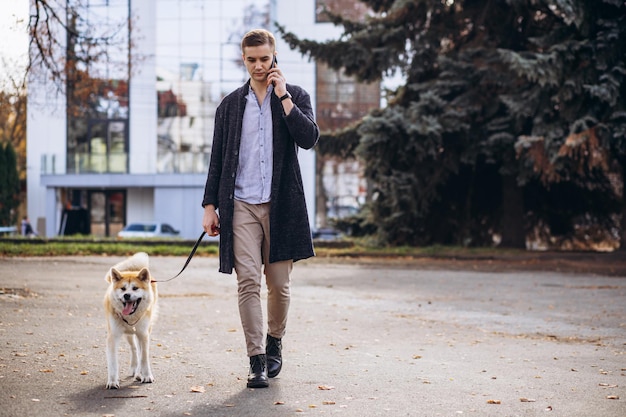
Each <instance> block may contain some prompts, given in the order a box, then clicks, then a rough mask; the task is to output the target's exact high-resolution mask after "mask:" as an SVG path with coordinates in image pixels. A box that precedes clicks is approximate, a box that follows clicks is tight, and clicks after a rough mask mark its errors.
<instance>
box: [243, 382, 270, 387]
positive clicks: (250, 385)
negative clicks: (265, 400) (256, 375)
mask: <svg viewBox="0 0 626 417" xmlns="http://www.w3.org/2000/svg"><path fill="white" fill-rule="evenodd" d="M246 386H247V387H248V388H267V387H269V386H270V383H269V382H253V383H250V382H248V384H247V385H246Z"/></svg>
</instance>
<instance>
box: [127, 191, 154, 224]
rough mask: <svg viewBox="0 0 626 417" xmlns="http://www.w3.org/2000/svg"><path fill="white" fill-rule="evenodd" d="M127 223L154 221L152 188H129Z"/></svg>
mask: <svg viewBox="0 0 626 417" xmlns="http://www.w3.org/2000/svg"><path fill="white" fill-rule="evenodd" d="M126 216H127V217H126V223H127V224H130V223H135V222H149V221H154V220H155V218H154V191H153V189H152V188H128V189H127V191H126Z"/></svg>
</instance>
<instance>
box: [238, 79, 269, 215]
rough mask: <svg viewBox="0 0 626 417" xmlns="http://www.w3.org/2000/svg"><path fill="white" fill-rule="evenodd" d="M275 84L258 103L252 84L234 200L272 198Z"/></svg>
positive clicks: (249, 201) (252, 201) (260, 201)
mask: <svg viewBox="0 0 626 417" xmlns="http://www.w3.org/2000/svg"><path fill="white" fill-rule="evenodd" d="M273 91H274V87H273V86H272V85H269V86H268V87H267V93H266V94H265V99H264V100H263V103H260V104H259V101H258V100H257V97H256V95H255V94H254V90H252V88H251V87H250V89H249V91H248V95H247V96H246V108H245V110H244V112H243V124H242V129H241V144H240V146H239V166H238V167H237V177H236V178H235V199H237V200H240V201H244V202H246V203H249V204H262V203H267V202H268V201H270V196H271V191H272V164H273V160H274V158H273V149H274V148H273V144H272V140H273V134H272V133H273V129H272V109H271V106H270V101H271V97H272V94H273Z"/></svg>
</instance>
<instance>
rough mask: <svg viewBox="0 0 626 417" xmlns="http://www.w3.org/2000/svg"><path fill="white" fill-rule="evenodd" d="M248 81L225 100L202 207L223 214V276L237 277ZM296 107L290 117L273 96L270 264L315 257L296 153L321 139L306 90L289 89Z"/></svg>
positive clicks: (218, 115)
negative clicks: (236, 228) (236, 216)
mask: <svg viewBox="0 0 626 417" xmlns="http://www.w3.org/2000/svg"><path fill="white" fill-rule="evenodd" d="M249 87H250V81H248V82H247V83H246V84H245V85H244V86H243V87H240V88H238V89H237V90H235V91H233V92H232V93H230V94H229V95H228V96H226V97H225V98H224V99H223V100H222V102H221V103H220V105H219V107H218V108H217V111H216V114H215V132H214V134H213V147H212V148H211V163H210V165H209V173H208V175H207V180H206V185H205V188H204V199H203V200H202V206H203V207H204V206H206V205H208V204H213V205H214V206H215V208H216V209H219V215H220V254H219V256H220V268H219V270H220V272H224V273H227V274H230V273H232V272H233V267H234V259H233V258H234V255H233V211H234V200H233V196H234V194H235V176H236V174H237V165H238V163H239V146H240V143H241V127H242V123H243V111H244V108H245V105H246V95H247V94H248V91H249V90H248V89H249ZM287 91H289V93H291V95H292V101H293V103H294V105H295V106H294V108H293V109H292V110H291V112H290V113H289V115H288V116H286V115H285V114H284V112H283V107H282V104H281V102H280V99H279V98H278V97H276V94H274V93H272V95H271V108H272V128H273V131H274V140H273V146H274V164H273V173H272V191H271V202H270V254H269V261H270V263H271V262H277V261H285V260H289V259H292V260H294V261H297V260H300V259H306V258H309V257H311V256H314V255H315V253H314V251H313V242H312V240H311V230H310V228H309V219H308V215H307V209H306V202H305V199H304V189H303V186H302V176H301V173H300V165H299V163H298V157H297V148H298V147H301V148H303V149H310V148H312V147H313V146H314V145H315V144H316V143H317V140H318V139H319V128H318V127H317V124H316V123H315V119H314V116H313V109H312V107H311V99H310V97H309V95H308V94H307V92H306V91H304V89H302V88H300V87H298V86H295V85H290V84H288V85H287Z"/></svg>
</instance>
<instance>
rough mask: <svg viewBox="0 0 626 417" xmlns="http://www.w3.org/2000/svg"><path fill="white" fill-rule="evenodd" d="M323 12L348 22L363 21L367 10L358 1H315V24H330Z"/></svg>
mask: <svg viewBox="0 0 626 417" xmlns="http://www.w3.org/2000/svg"><path fill="white" fill-rule="evenodd" d="M325 10H329V11H331V12H332V13H335V14H338V15H341V16H343V17H344V18H346V19H350V20H355V21H359V20H363V18H364V17H365V16H367V14H368V12H369V8H368V7H367V6H366V5H365V4H363V3H361V2H360V1H358V0H315V22H317V23H325V22H330V19H329V18H328V15H327V14H326V13H325Z"/></svg>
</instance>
